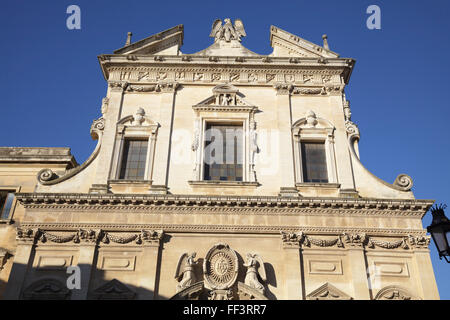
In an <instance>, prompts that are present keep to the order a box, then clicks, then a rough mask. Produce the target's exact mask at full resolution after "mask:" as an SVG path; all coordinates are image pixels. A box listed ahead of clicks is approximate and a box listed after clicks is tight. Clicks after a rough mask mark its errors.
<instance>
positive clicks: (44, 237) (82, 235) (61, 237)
mask: <svg viewBox="0 0 450 320" xmlns="http://www.w3.org/2000/svg"><path fill="white" fill-rule="evenodd" d="M163 235H164V232H163V231H162V230H156V231H155V230H141V232H140V233H138V234H127V235H124V236H122V235H118V234H112V233H110V232H106V231H103V230H90V229H89V230H85V229H79V230H78V231H77V232H75V233H70V234H67V233H63V234H54V233H51V232H48V231H43V230H41V229H39V228H34V229H29V228H28V229H22V228H20V227H18V228H17V237H16V239H17V240H18V241H22V242H24V241H29V242H35V241H40V242H42V243H45V242H47V241H50V242H54V243H67V242H71V241H72V242H73V243H80V242H92V243H98V242H102V243H104V244H108V243H110V242H114V243H119V244H127V243H130V242H132V241H134V242H135V243H136V244H143V243H159V242H160V240H161V239H162V237H163Z"/></svg>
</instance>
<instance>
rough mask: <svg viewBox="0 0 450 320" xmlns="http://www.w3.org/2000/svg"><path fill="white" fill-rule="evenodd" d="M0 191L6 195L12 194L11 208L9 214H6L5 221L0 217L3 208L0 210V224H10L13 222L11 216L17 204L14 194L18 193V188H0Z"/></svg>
mask: <svg viewBox="0 0 450 320" xmlns="http://www.w3.org/2000/svg"><path fill="white" fill-rule="evenodd" d="M0 191H6V192H8V193H13V194H14V199H13V201H12V204H11V208H10V210H9V214H8V218H7V219H2V217H1V215H2V213H3V212H2V211H3V207H1V208H0V210H1V211H0V224H11V223H12V222H13V216H14V214H15V210H16V204H17V197H16V194H17V193H18V192H19V191H20V187H17V186H0Z"/></svg>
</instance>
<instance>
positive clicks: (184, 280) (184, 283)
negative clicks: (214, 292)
mask: <svg viewBox="0 0 450 320" xmlns="http://www.w3.org/2000/svg"><path fill="white" fill-rule="evenodd" d="M196 255H197V253H196V252H193V253H191V254H190V255H189V254H188V253H187V252H185V253H183V254H182V255H181V257H180V259H179V260H178V265H177V270H176V271H175V279H177V280H179V279H180V278H181V281H180V282H179V283H178V284H177V293H178V292H180V291H181V290H183V289H186V288H187V287H189V286H191V285H193V284H194V283H195V282H196V278H195V272H194V266H195V265H196V264H197V262H198V261H195V260H194V259H195V256H196Z"/></svg>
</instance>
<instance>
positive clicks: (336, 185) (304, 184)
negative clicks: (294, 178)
mask: <svg viewBox="0 0 450 320" xmlns="http://www.w3.org/2000/svg"><path fill="white" fill-rule="evenodd" d="M295 186H296V187H302V188H303V187H308V188H329V189H339V188H340V187H341V184H340V183H314V182H312V183H309V182H302V183H296V184H295Z"/></svg>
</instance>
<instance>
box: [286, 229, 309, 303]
mask: <svg viewBox="0 0 450 320" xmlns="http://www.w3.org/2000/svg"><path fill="white" fill-rule="evenodd" d="M301 241H302V235H301V234H296V233H284V232H282V248H283V249H282V250H283V252H282V257H283V264H284V278H285V279H286V281H285V282H284V283H283V286H284V290H285V299H289V300H303V299H304V298H305V297H304V283H303V275H302V257H301Z"/></svg>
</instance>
